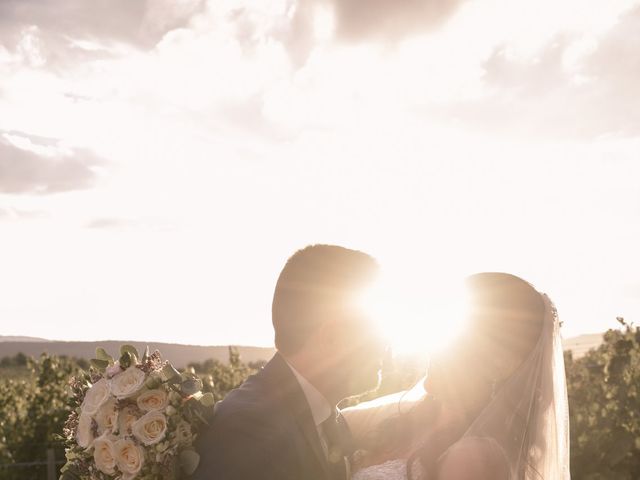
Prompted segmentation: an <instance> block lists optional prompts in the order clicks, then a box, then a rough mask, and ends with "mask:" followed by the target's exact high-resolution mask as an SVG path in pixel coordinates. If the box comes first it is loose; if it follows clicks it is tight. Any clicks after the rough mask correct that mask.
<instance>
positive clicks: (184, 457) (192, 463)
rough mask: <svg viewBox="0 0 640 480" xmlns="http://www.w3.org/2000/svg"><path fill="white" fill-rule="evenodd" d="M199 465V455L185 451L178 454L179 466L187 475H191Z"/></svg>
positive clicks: (193, 451)
mask: <svg viewBox="0 0 640 480" xmlns="http://www.w3.org/2000/svg"><path fill="white" fill-rule="evenodd" d="M199 463H200V455H198V453H197V452H196V451H195V450H192V449H186V450H183V451H182V452H180V466H181V467H182V471H183V472H184V473H186V474H187V475H192V474H193V472H195V471H196V468H198V464H199Z"/></svg>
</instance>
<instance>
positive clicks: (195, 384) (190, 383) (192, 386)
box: [180, 378, 202, 395]
mask: <svg viewBox="0 0 640 480" xmlns="http://www.w3.org/2000/svg"><path fill="white" fill-rule="evenodd" d="M180 390H181V391H182V393H184V394H185V395H193V394H194V393H197V392H199V391H200V390H202V380H200V379H199V378H189V379H187V380H185V381H184V382H182V383H181V384H180Z"/></svg>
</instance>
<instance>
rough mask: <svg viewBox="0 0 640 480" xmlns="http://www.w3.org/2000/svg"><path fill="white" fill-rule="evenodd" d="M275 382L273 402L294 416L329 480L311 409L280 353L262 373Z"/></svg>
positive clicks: (329, 474)
mask: <svg viewBox="0 0 640 480" xmlns="http://www.w3.org/2000/svg"><path fill="white" fill-rule="evenodd" d="M262 373H263V374H264V375H266V376H267V377H268V378H270V380H271V381H272V382H273V388H274V397H273V400H274V401H275V402H278V403H279V404H281V405H283V406H284V407H285V408H286V409H288V411H290V412H291V414H292V415H293V417H294V419H295V421H296V423H297V424H298V426H299V428H300V430H301V431H302V433H303V434H304V437H305V438H306V440H307V443H308V444H309V447H310V448H311V449H312V451H313V452H314V454H315V456H316V458H317V460H318V462H319V463H320V465H321V466H322V470H323V471H324V473H325V476H326V477H327V478H330V476H331V473H330V470H329V464H328V462H327V458H326V456H325V453H324V450H323V449H322V445H321V443H320V437H319V435H318V430H317V427H316V424H315V421H314V419H313V415H312V414H311V408H310V407H309V403H308V402H307V398H306V396H305V394H304V392H303V391H302V387H301V386H300V384H299V383H298V380H297V379H296V377H295V375H294V373H293V371H292V370H291V367H290V366H289V364H288V363H287V362H286V360H285V359H284V358H283V357H282V356H281V355H280V354H278V353H276V354H275V355H274V357H273V358H272V359H271V360H270V361H269V362H268V363H267V364H266V365H265V366H264V369H263V371H262Z"/></svg>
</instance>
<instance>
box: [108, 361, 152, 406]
mask: <svg viewBox="0 0 640 480" xmlns="http://www.w3.org/2000/svg"><path fill="white" fill-rule="evenodd" d="M145 377H146V374H145V373H144V372H143V371H142V370H140V369H139V368H136V367H135V366H133V367H129V368H127V369H126V370H125V371H124V372H120V373H118V374H117V375H115V376H114V377H113V378H112V379H111V394H112V395H114V396H115V397H117V398H119V399H122V398H128V397H131V396H132V395H135V394H136V393H138V391H139V390H140V389H141V388H142V386H143V385H144V379H145Z"/></svg>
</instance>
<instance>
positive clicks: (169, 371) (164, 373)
mask: <svg viewBox="0 0 640 480" xmlns="http://www.w3.org/2000/svg"><path fill="white" fill-rule="evenodd" d="M160 375H161V377H162V380H163V381H165V382H171V383H179V382H180V380H181V377H180V372H179V371H177V370H176V369H175V368H173V365H171V364H170V363H167V364H166V365H165V366H164V367H162V370H161V371H160Z"/></svg>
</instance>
